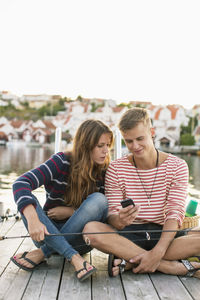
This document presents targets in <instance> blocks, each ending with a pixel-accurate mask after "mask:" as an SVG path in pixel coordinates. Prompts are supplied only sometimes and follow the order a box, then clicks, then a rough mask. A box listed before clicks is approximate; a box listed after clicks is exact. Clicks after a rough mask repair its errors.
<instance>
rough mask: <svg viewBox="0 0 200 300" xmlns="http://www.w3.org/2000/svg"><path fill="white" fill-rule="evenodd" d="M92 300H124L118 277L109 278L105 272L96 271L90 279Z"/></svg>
mask: <svg viewBox="0 0 200 300" xmlns="http://www.w3.org/2000/svg"><path fill="white" fill-rule="evenodd" d="M92 296H93V297H92V300H99V299H100V298H101V299H105V300H113V299H120V300H123V299H126V298H125V295H124V292H123V289H122V284H121V280H120V276H117V277H113V278H111V277H109V276H108V273H107V271H98V272H97V273H96V274H95V275H93V277H92Z"/></svg>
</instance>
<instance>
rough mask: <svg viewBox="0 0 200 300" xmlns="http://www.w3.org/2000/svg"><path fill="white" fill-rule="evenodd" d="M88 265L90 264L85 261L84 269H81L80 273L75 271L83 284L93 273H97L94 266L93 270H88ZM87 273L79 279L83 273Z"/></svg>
mask: <svg viewBox="0 0 200 300" xmlns="http://www.w3.org/2000/svg"><path fill="white" fill-rule="evenodd" d="M86 264H88V262H87V261H86V260H85V261H84V262H83V268H82V269H80V270H78V271H75V276H76V278H77V279H78V280H79V281H80V282H82V281H84V280H85V279H87V278H88V277H89V276H91V275H92V274H93V273H95V272H96V271H97V269H96V268H95V267H94V266H92V270H89V271H88V270H87V268H86ZM84 270H85V271H87V272H86V273H85V274H84V275H82V276H81V277H78V276H77V275H78V274H79V273H80V272H81V271H84Z"/></svg>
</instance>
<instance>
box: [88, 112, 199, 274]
mask: <svg viewBox="0 0 200 300" xmlns="http://www.w3.org/2000/svg"><path fill="white" fill-rule="evenodd" d="M119 129H120V131H121V133H122V136H123V138H124V141H125V144H126V146H127V148H128V150H129V152H130V154H128V155H126V156H124V157H122V158H120V159H117V160H115V161H113V162H112V163H111V164H110V166H109V168H108V170H107V173H106V182H105V189H106V196H107V198H108V203H109V216H108V223H109V224H110V225H111V226H109V225H106V224H102V223H100V222H90V223H88V224H87V225H86V226H85V228H84V232H111V231H113V232H114V231H115V230H116V229H117V230H119V231H120V234H117V233H116V234H114V233H113V234H102V235H101V234H100V235H99V234H96V235H95V234H94V235H88V236H86V237H85V238H86V239H87V240H89V241H90V244H91V245H92V246H93V247H95V248H97V249H99V250H101V251H103V252H105V253H112V254H113V255H114V256H115V259H114V256H113V255H109V264H108V265H109V275H110V276H116V275H117V274H119V272H120V270H124V268H125V270H126V269H130V268H132V269H133V272H134V273H146V272H155V271H156V270H158V271H161V272H163V273H167V274H174V275H186V274H187V275H189V276H195V277H199V278H200V263H199V262H189V261H188V260H185V259H186V258H188V257H190V256H194V255H198V254H200V234H199V232H192V231H190V232H188V234H187V235H183V233H182V232H179V233H177V230H178V229H179V228H180V226H181V224H182V222H183V219H184V215H185V201H186V197H187V187H188V167H187V164H186V163H185V161H183V160H182V159H180V158H178V157H176V156H174V155H172V154H168V153H164V152H161V151H159V150H157V149H155V147H154V143H153V135H154V130H153V128H152V127H151V121H150V118H149V115H148V112H147V110H145V109H141V108H133V109H130V110H128V111H127V112H126V113H125V114H124V115H123V116H122V118H121V120H120V123H119ZM127 198H132V199H133V200H134V204H135V206H133V205H129V206H128V207H126V208H122V206H121V204H120V202H121V201H122V200H124V199H127ZM155 230H156V231H157V232H155ZM121 231H126V232H127V231H130V232H129V233H124V234H123V232H121ZM132 231H134V232H132ZM136 231H137V232H136ZM153 231H154V232H153ZM158 231H159V232H158ZM181 235H182V236H181ZM112 258H113V259H112ZM178 260H182V261H181V262H179V261H178Z"/></svg>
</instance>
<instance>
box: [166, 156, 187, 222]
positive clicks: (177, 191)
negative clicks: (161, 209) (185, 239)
mask: <svg viewBox="0 0 200 300" xmlns="http://www.w3.org/2000/svg"><path fill="white" fill-rule="evenodd" d="M173 172H174V174H173V179H172V181H171V184H170V187H169V192H168V195H167V203H166V211H165V222H166V221H167V220H169V219H176V220H178V224H179V226H181V225H182V222H183V219H184V217H185V206H186V199H187V195H188V177H189V174H188V173H189V172H188V166H187V163H186V162H185V161H184V160H182V159H178V160H177V162H176V166H175V165H174V170H173Z"/></svg>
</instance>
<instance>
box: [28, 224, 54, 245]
mask: <svg viewBox="0 0 200 300" xmlns="http://www.w3.org/2000/svg"><path fill="white" fill-rule="evenodd" d="M28 232H29V234H30V237H31V238H32V239H33V240H34V241H36V242H41V241H43V240H44V238H45V235H48V234H49V232H48V230H47V228H46V226H45V225H44V224H43V223H41V222H40V220H39V219H38V220H31V221H29V222H28Z"/></svg>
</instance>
